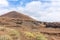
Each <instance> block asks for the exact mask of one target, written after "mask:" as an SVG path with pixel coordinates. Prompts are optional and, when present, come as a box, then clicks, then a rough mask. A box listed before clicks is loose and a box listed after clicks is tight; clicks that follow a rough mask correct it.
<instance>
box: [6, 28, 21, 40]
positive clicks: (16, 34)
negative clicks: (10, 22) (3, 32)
mask: <svg viewBox="0 0 60 40" xmlns="http://www.w3.org/2000/svg"><path fill="white" fill-rule="evenodd" d="M7 34H8V35H9V36H11V37H12V39H13V40H20V33H19V32H18V31H17V30H15V29H9V28H8V29H7Z"/></svg>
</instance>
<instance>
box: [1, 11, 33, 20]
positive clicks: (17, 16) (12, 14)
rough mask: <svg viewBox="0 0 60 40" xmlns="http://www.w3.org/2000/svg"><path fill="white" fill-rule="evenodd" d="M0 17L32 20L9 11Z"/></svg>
mask: <svg viewBox="0 0 60 40" xmlns="http://www.w3.org/2000/svg"><path fill="white" fill-rule="evenodd" d="M1 17H9V18H20V19H25V20H27V19H28V20H33V18H31V17H29V16H27V15H24V14H22V13H19V12H16V11H11V12H8V13H5V14H4V15H1Z"/></svg>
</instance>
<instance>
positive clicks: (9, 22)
mask: <svg viewBox="0 0 60 40" xmlns="http://www.w3.org/2000/svg"><path fill="white" fill-rule="evenodd" d="M53 24H54V25H53ZM53 24H52V23H47V22H40V21H36V20H34V19H33V18H30V17H29V16H27V15H24V14H21V13H18V12H15V11H12V12H8V13H6V14H4V15H1V16H0V26H3V27H8V28H14V29H17V30H19V31H20V32H21V31H32V32H36V31H38V32H41V33H42V34H44V35H45V36H46V37H47V38H48V40H60V28H57V26H59V25H60V23H53ZM49 26H50V28H46V27H49ZM55 26H56V27H55ZM52 27H55V28H52ZM1 33H2V32H1Z"/></svg>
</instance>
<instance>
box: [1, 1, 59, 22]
mask: <svg viewBox="0 0 60 40" xmlns="http://www.w3.org/2000/svg"><path fill="white" fill-rule="evenodd" d="M9 11H18V12H20V13H22V14H26V15H28V16H30V17H32V18H34V19H36V20H38V21H44V22H60V0H0V15H3V14H5V13H7V12H9Z"/></svg>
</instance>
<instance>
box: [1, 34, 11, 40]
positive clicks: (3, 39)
mask: <svg viewBox="0 0 60 40" xmlns="http://www.w3.org/2000/svg"><path fill="white" fill-rule="evenodd" d="M0 40H12V38H11V37H10V36H8V35H0Z"/></svg>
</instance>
